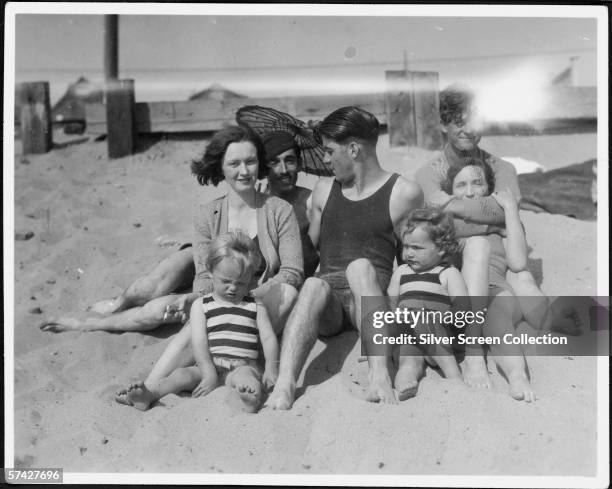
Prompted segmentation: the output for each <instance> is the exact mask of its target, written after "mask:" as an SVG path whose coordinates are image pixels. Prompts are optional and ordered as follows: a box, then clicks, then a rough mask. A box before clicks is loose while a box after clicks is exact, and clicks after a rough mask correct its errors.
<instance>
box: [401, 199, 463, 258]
mask: <svg viewBox="0 0 612 489" xmlns="http://www.w3.org/2000/svg"><path fill="white" fill-rule="evenodd" d="M418 226H422V227H423V229H424V230H425V232H426V233H427V234H428V235H429V238H430V239H431V240H432V241H433V242H434V244H435V245H436V246H437V247H438V248H439V249H440V250H442V251H444V258H448V259H450V258H451V257H453V256H454V255H455V253H457V250H458V246H459V245H458V243H457V240H456V239H455V226H454V225H453V216H452V214H451V213H449V212H443V211H441V210H440V209H438V208H436V207H421V208H419V209H414V210H412V211H411V212H410V213H409V214H408V217H407V219H406V226H405V227H404V230H403V231H402V242H403V241H404V236H406V234H407V233H411V232H412V231H414V230H415V229H416V228H417V227H418Z"/></svg>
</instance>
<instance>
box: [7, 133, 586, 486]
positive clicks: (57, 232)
mask: <svg viewBox="0 0 612 489" xmlns="http://www.w3.org/2000/svg"><path fill="white" fill-rule="evenodd" d="M564 137H565V138H566V139H571V138H574V139H573V140H571V141H566V143H567V148H568V150H569V149H571V148H576V151H579V152H582V153H584V140H583V139H582V138H583V137H585V136H584V135H576V136H564ZM502 143H503V141H502ZM502 143H499V142H498V143H496V144H498V146H499V144H502ZM491 144H492V143H491ZM18 146H19V145H18V144H17V147H16V158H15V230H16V231H32V232H34V236H33V237H32V238H31V239H29V240H27V241H16V242H15V282H14V293H15V304H14V318H15V324H14V347H15V357H14V373H15V386H14V387H15V391H14V401H15V406H14V407H15V410H14V414H15V418H14V426H15V457H16V458H15V466H16V467H62V468H63V469H64V470H65V471H66V472H190V473H192V472H196V473H221V472H223V473H307V474H310V473H312V474H321V473H323V474H356V473H368V474H375V475H376V474H438V475H440V474H457V475H468V474H472V475H552V476H562V475H576V476H578V475H581V476H593V475H594V474H595V470H596V461H597V456H596V454H597V450H596V443H597V433H596V415H597V390H596V388H597V376H596V358H593V357H578V356H576V357H555V358H544V357H530V358H529V359H528V363H529V366H530V369H531V375H532V378H533V386H534V389H535V391H536V393H537V395H538V400H537V402H535V403H533V404H527V403H522V402H517V401H514V400H513V399H511V398H510V396H509V395H508V386H507V383H506V381H505V380H504V379H503V378H502V377H501V375H500V374H499V373H498V372H497V371H496V370H495V368H494V367H491V371H492V378H493V383H494V388H493V389H492V390H490V391H476V390H472V389H468V388H467V387H464V386H462V385H457V384H456V383H453V382H450V381H445V380H443V379H442V378H441V377H440V375H439V374H438V373H437V372H436V371H434V370H431V369H429V370H428V372H427V376H426V378H425V379H424V380H423V382H422V384H421V387H420V389H419V393H418V396H417V397H416V398H414V399H412V400H409V401H406V402H403V403H401V404H399V405H397V406H389V405H378V404H370V403H367V402H365V401H364V400H363V396H364V386H365V380H366V372H367V365H366V363H365V362H358V361H357V360H358V358H359V356H360V343H359V340H358V338H357V335H356V334H354V333H344V334H343V335H341V336H339V337H336V338H333V339H330V340H327V341H317V343H316V346H315V348H314V350H313V352H312V353H311V354H310V357H309V359H308V362H307V365H306V368H305V369H304V371H303V373H302V378H301V381H300V383H299V386H301V387H299V389H298V394H299V397H298V399H297V401H296V403H295V406H294V408H293V409H292V410H291V411H288V412H274V411H269V410H263V411H261V412H260V413H259V414H256V415H249V414H243V413H234V412H230V411H229V409H228V408H227V406H226V404H225V403H224V398H225V396H226V395H227V388H225V387H222V388H219V389H217V390H215V391H214V392H212V393H211V394H210V395H208V396H206V397H203V398H198V399H191V398H190V397H189V396H188V395H181V396H177V395H169V396H167V397H165V398H163V399H162V400H161V402H160V403H159V404H158V405H156V406H155V407H154V408H153V409H151V410H150V411H147V412H144V413H143V412H140V411H137V410H135V409H133V408H130V407H126V406H123V405H119V404H117V403H115V401H114V400H113V396H112V393H113V392H114V391H115V390H116V389H117V388H119V387H122V386H125V385H126V384H127V383H129V382H131V381H136V380H139V379H142V378H144V376H145V375H146V373H147V372H148V370H149V369H150V367H151V366H152V364H153V362H154V361H155V360H156V359H157V357H158V356H159V354H160V353H161V351H162V350H163V348H164V346H165V345H166V343H167V341H168V340H167V338H168V337H169V335H171V334H172V333H174V332H175V331H176V328H168V327H166V328H160V329H158V330H157V331H153V332H151V333H125V334H110V333H104V332H96V333H62V334H52V333H44V332H41V331H40V330H39V329H38V327H37V325H38V323H39V322H40V321H41V319H42V318H43V317H47V316H58V315H74V314H76V315H80V316H82V315H84V314H85V312H84V311H85V309H86V307H87V306H88V305H90V304H92V303H93V302H95V301H97V300H100V299H102V298H107V297H112V296H114V295H116V294H118V293H119V292H120V291H121V290H122V288H123V287H125V286H126V285H127V284H128V283H129V282H130V281H131V280H133V279H135V278H136V277H137V276H139V275H140V274H142V273H144V272H145V271H147V270H149V269H151V268H152V267H153V266H154V265H155V264H156V263H157V262H158V261H159V260H161V259H162V258H163V257H165V256H167V255H168V254H169V253H171V252H172V251H174V250H175V249H176V247H164V246H159V245H157V244H156V243H155V240H156V238H158V237H160V236H163V235H169V236H176V235H184V236H189V235H190V233H191V214H192V206H193V204H194V197H196V198H197V199H199V200H200V201H203V202H205V201H208V200H211V199H212V198H213V197H216V196H219V195H222V194H223V185H221V186H220V187H219V188H218V189H212V188H203V187H200V186H199V185H198V184H197V182H196V180H195V179H194V178H193V177H192V176H191V175H190V172H189V161H190V159H191V158H194V157H196V156H198V155H199V154H201V153H202V151H203V148H204V143H203V142H202V141H197V140H161V141H151V142H149V143H146V142H142V143H141V146H142V147H141V148H140V152H139V153H138V154H136V155H134V156H132V157H126V158H121V159H117V160H108V159H107V157H106V154H107V145H106V142H93V141H90V142H85V143H82V144H75V145H68V146H66V147H64V148H60V149H54V150H53V151H51V152H50V153H48V154H45V155H37V156H28V157H26V158H25V159H22V158H21V156H20V155H19V154H18V153H19V147H18ZM379 146H380V148H381V149H380V151H379V155H380V159H381V161H382V162H383V166H385V167H386V168H387V169H391V170H397V171H400V172H401V173H403V174H404V175H405V176H407V177H410V176H411V175H412V174H413V172H414V170H415V169H416V167H417V166H418V165H420V164H421V163H422V162H423V161H425V160H426V159H427V158H428V157H429V156H430V153H429V152H428V151H425V150H420V149H416V148H393V149H389V148H388V139H387V138H386V137H384V138H383V140H382V141H381V143H380V144H379ZM502 146H503V144H502ZM508 146H509V147H512V145H511V144H508ZM484 147H485V148H487V145H486V144H484ZM591 147H592V146H591ZM489 149H493V148H491V147H489ZM508 151H509V150H508ZM555 151H558V149H555ZM593 152H594V150H593ZM497 154H500V155H501V154H503V155H506V156H521V154H512V153H508V152H507V151H504V148H502V149H499V147H498V153H497ZM523 156H524V157H525V158H530V155H528V154H525V155H523ZM571 156H572V155H568V154H567V152H566V153H563V157H564V158H568V159H569V158H570V157H571ZM594 156H595V155H594V154H591V155H587V156H586V157H585V156H584V155H583V154H581V153H578V154H576V155H575V159H574V160H573V161H568V163H575V162H580V161H584V159H586V158H588V157H594ZM531 159H534V158H533V156H531ZM549 167H551V166H549ZM313 181H314V179H313V178H312V177H305V178H304V177H302V178H301V182H302V183H305V184H307V185H308V184H311V183H312V182H313ZM521 217H522V219H523V221H524V224H525V227H526V230H527V236H528V241H529V244H530V248H531V250H530V265H531V266H532V268H533V270H534V273H535V276H536V278H537V280H538V281H540V282H541V287H542V289H543V291H544V292H545V293H546V294H548V295H572V294H575V295H591V294H595V290H596V270H597V261H596V235H597V227H596V223H595V222H585V221H577V220H574V219H570V218H566V217H563V216H552V215H546V214H534V213H531V212H521ZM9 286H10V285H9ZM37 307H38V308H39V309H40V310H41V311H42V314H41V313H37V312H36V310H35V309H34V308H37ZM10 326H11V325H9V327H10Z"/></svg>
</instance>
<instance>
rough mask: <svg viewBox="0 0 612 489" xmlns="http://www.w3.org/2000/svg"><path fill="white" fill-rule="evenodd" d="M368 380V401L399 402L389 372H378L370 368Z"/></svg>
mask: <svg viewBox="0 0 612 489" xmlns="http://www.w3.org/2000/svg"><path fill="white" fill-rule="evenodd" d="M368 382H369V384H368V387H367V389H366V401H368V402H382V403H385V404H397V399H396V398H395V393H394V392H393V386H392V385H391V379H390V378H389V374H388V372H381V373H377V372H372V370H370V372H368Z"/></svg>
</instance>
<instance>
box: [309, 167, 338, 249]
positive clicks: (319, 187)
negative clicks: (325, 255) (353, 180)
mask: <svg viewBox="0 0 612 489" xmlns="http://www.w3.org/2000/svg"><path fill="white" fill-rule="evenodd" d="M333 182H334V180H333V179H332V178H320V179H319V180H318V181H317V183H316V184H315V186H314V188H313V189H312V196H311V199H312V208H311V212H310V226H309V228H308V236H310V240H311V241H312V244H313V245H314V247H315V248H316V249H319V238H320V237H321V215H322V214H323V209H324V208H325V203H326V202H327V198H328V197H329V193H330V192H331V187H332V184H333Z"/></svg>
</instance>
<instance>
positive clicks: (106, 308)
mask: <svg viewBox="0 0 612 489" xmlns="http://www.w3.org/2000/svg"><path fill="white" fill-rule="evenodd" d="M88 310H90V311H92V312H95V313H96V314H100V315H101V316H108V315H109V314H113V313H114V312H117V311H118V310H119V302H118V301H117V299H116V298H114V299H106V300H103V301H100V302H96V303H95V304H92V305H91V306H89V308H88Z"/></svg>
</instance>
